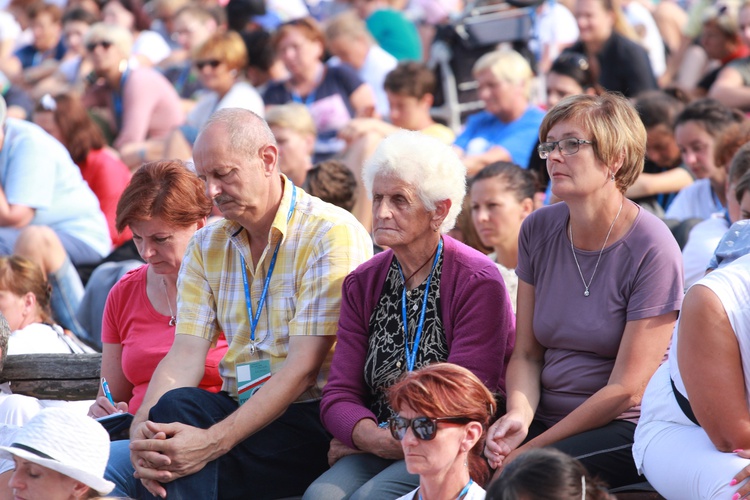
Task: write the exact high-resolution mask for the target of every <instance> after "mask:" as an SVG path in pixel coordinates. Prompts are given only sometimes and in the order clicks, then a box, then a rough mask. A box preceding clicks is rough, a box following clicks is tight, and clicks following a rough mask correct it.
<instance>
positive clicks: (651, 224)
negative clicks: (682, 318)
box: [627, 213, 684, 321]
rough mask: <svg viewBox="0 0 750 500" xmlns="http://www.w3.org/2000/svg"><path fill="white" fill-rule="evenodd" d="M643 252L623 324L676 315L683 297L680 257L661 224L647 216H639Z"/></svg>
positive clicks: (678, 251) (670, 235)
mask: <svg viewBox="0 0 750 500" xmlns="http://www.w3.org/2000/svg"><path fill="white" fill-rule="evenodd" d="M641 215H642V221H641V223H642V224H643V226H644V228H643V232H644V233H646V234H647V235H648V238H643V240H642V241H641V242H639V245H642V246H643V252H642V254H641V256H640V262H638V263H637V264H638V266H637V269H638V272H637V274H636V275H635V279H634V282H633V291H632V294H631V295H630V300H629V301H628V306H627V321H635V320H639V319H644V318H650V317H654V316H660V315H662V314H666V313H668V312H671V311H679V310H680V307H681V306H682V298H683V295H684V292H683V290H684V282H683V270H682V254H681V253H680V247H679V246H678V245H677V242H676V241H675V239H674V236H672V233H671V232H670V231H669V229H668V228H667V226H665V225H664V223H663V222H662V221H661V220H659V219H657V218H656V217H654V216H652V215H651V214H647V213H644V214H641Z"/></svg>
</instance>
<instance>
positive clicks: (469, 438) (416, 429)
mask: <svg viewBox="0 0 750 500" xmlns="http://www.w3.org/2000/svg"><path fill="white" fill-rule="evenodd" d="M388 400H389V402H390V404H391V408H393V410H394V411H395V412H396V413H397V415H396V416H394V417H391V418H390V419H388V428H389V430H390V431H391V435H392V436H393V437H394V438H395V439H397V440H398V441H400V442H401V448H402V449H403V451H404V459H405V461H406V469H407V470H408V471H409V472H411V473H412V474H418V475H419V487H418V488H417V489H416V490H414V491H412V492H410V493H407V494H406V495H404V496H402V497H401V498H399V500H412V499H414V500H418V499H421V500H435V499H442V498H451V499H453V498H456V499H459V500H482V499H483V498H484V489H482V486H483V485H484V484H485V483H486V482H487V480H488V479H489V477H490V470H489V467H487V462H486V461H485V460H484V458H483V457H482V446H483V444H484V437H485V430H486V429H487V426H488V425H489V423H490V419H491V418H492V416H493V412H494V409H495V400H494V398H493V396H492V393H491V392H490V391H489V390H487V387H485V385H484V384H482V382H481V381H480V380H479V379H478V378H477V377H476V375H474V374H473V373H471V372H470V371H469V370H467V369H466V368H463V367H461V366H458V365H454V364H450V363H436V364H434V365H429V366H426V367H424V368H422V369H420V370H417V371H413V372H408V373H407V374H406V375H405V376H404V377H403V378H402V379H401V380H400V381H399V382H397V383H396V384H395V385H393V386H392V387H391V388H390V390H389V391H388Z"/></svg>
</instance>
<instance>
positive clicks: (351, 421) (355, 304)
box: [320, 274, 377, 448]
mask: <svg viewBox="0 0 750 500" xmlns="http://www.w3.org/2000/svg"><path fill="white" fill-rule="evenodd" d="M364 298H365V294H364V293H363V290H362V288H361V284H360V283H358V282H357V279H356V275H355V274H349V276H347V277H346V278H345V279H344V287H343V292H342V300H341V315H340V317H339V329H338V333H337V343H336V350H335V351H334V353H333V360H332V362H331V370H330V373H329V375H328V383H327V384H326V386H325V388H324V389H323V397H322V400H321V402H320V415H321V419H322V421H323V425H325V427H326V429H328V431H329V432H330V433H331V434H333V436H334V437H336V438H337V439H339V440H341V441H342V442H344V443H345V444H346V445H347V446H349V447H351V448H356V446H355V445H354V443H353V442H352V431H353V430H354V426H355V425H356V424H357V422H359V421H360V420H362V419H364V418H369V419H371V420H373V421H374V422H377V419H376V417H375V414H374V413H372V412H371V411H370V410H369V409H368V408H367V406H366V401H367V397H368V395H367V386H366V384H365V379H364V370H363V368H362V367H364V366H365V357H366V356H367V340H368V337H369V335H370V332H369V315H368V314H367V310H368V307H367V305H366V304H365V300H364Z"/></svg>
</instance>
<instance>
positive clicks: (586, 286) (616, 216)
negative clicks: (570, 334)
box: [570, 201, 622, 297]
mask: <svg viewBox="0 0 750 500" xmlns="http://www.w3.org/2000/svg"><path fill="white" fill-rule="evenodd" d="M620 212H622V201H621V202H620V209H619V210H618V211H617V215H615V219H614V220H613V221H612V224H610V225H609V231H607V237H606V238H604V244H603V245H602V249H601V250H599V257H597V259H596V265H595V266H594V272H593V273H591V279H590V280H589V282H588V284H586V280H585V279H584V277H583V272H582V271H581V266H580V264H578V257H576V249H575V247H574V246H573V222H572V221H571V222H570V251H571V252H573V260H575V261H576V267H577V268H578V274H579V275H580V276H581V281H582V282H583V287H584V290H583V296H584V297H588V296H589V295H591V293H590V292H589V287H591V283H592V282H593V281H594V276H596V270H597V269H599V261H600V260H602V253H603V252H604V247H606V246H607V241H609V235H610V234H612V228H613V227H615V223H616V222H617V219H618V218H619V217H620Z"/></svg>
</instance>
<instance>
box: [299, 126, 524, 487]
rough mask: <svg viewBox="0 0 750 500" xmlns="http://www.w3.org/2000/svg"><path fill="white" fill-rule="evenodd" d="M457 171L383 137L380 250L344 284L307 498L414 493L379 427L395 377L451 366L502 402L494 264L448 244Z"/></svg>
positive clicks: (428, 150)
mask: <svg viewBox="0 0 750 500" xmlns="http://www.w3.org/2000/svg"><path fill="white" fill-rule="evenodd" d="M465 176H466V169H465V168H464V166H463V165H462V163H461V161H460V160H459V158H458V157H457V156H456V154H455V153H453V152H452V151H451V149H450V147H449V146H447V145H445V144H443V143H442V142H440V141H439V140H437V139H434V138H432V137H428V136H426V135H423V134H421V133H419V132H409V131H400V132H397V133H395V134H393V135H391V136H389V137H388V138H386V139H385V140H384V141H383V142H382V143H381V144H380V146H379V147H378V149H377V150H376V152H375V154H374V155H373V156H372V158H371V159H370V160H369V161H368V162H367V163H366V164H365V167H364V171H363V178H364V183H365V187H366V189H367V191H368V193H369V194H370V195H371V197H372V199H373V209H372V211H373V236H374V239H375V243H377V244H378V245H381V246H385V247H388V248H389V250H387V251H385V252H382V253H380V254H378V255H376V256H375V257H373V258H372V259H371V260H370V261H368V262H366V263H364V264H362V265H361V266H359V268H357V269H356V270H355V271H353V272H352V273H351V274H350V275H349V276H347V277H346V280H345V281H344V291H343V294H342V303H341V315H340V319H339V330H338V344H337V347H336V352H335V353H334V357H333V361H332V364H331V371H330V376H329V379H328V384H327V385H326V387H325V389H324V390H323V399H322V401H321V417H322V419H323V423H324V425H325V426H326V428H327V429H328V430H329V432H331V434H333V436H334V439H333V441H332V442H331V446H330V450H329V454H328V458H329V463H330V464H331V466H332V467H331V469H330V470H329V471H327V472H326V473H325V474H323V475H322V476H321V477H320V478H318V479H317V480H316V481H315V482H314V483H313V484H312V485H311V486H310V488H308V490H307V492H306V493H305V498H321V499H322V498H325V499H336V498H397V497H400V496H402V495H404V494H406V493H408V492H409V491H411V490H413V489H414V488H416V487H417V486H418V485H419V477H418V476H417V475H411V474H409V473H408V472H407V470H406V466H405V463H404V460H403V458H404V455H403V451H402V448H401V446H400V443H399V442H398V441H397V440H395V439H393V437H392V436H391V435H390V433H389V431H388V429H387V428H386V426H385V423H386V422H387V421H388V418H390V417H392V416H394V415H395V413H394V411H393V409H392V408H391V407H390V405H389V404H388V399H387V389H388V388H389V387H390V386H391V385H393V384H394V383H395V382H396V381H397V380H398V379H399V378H400V377H401V376H402V375H403V374H404V373H406V372H411V371H413V370H416V369H419V368H421V367H423V366H426V365H429V364H431V363H438V362H445V361H447V362H450V363H454V364H457V365H460V366H463V367H465V368H467V369H469V370H470V371H472V372H473V373H474V374H475V375H476V376H477V377H479V379H480V380H481V381H482V382H483V383H484V384H485V385H486V386H487V387H488V388H489V389H490V391H492V392H493V393H495V394H497V395H498V396H500V398H501V399H504V395H505V382H504V377H505V375H504V374H505V365H506V362H507V360H508V358H509V356H510V352H511V350H512V348H513V343H514V340H515V317H514V315H513V312H512V309H511V305H510V301H509V299H508V293H507V291H506V290H505V285H504V284H503V280H502V278H501V277H500V273H499V271H498V270H497V267H496V266H495V265H494V264H493V263H492V262H491V261H490V260H489V259H488V258H487V257H485V256H484V255H482V254H480V253H479V252H477V251H475V250H473V249H471V248H469V247H467V246H465V245H463V244H462V243H460V242H458V241H456V240H454V239H452V238H450V237H449V236H447V235H446V234H445V233H446V232H447V231H448V230H450V229H451V228H452V227H453V225H454V223H455V221H456V217H457V216H458V213H459V212H460V210H461V205H462V201H463V198H464V195H465V193H466V181H465Z"/></svg>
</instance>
